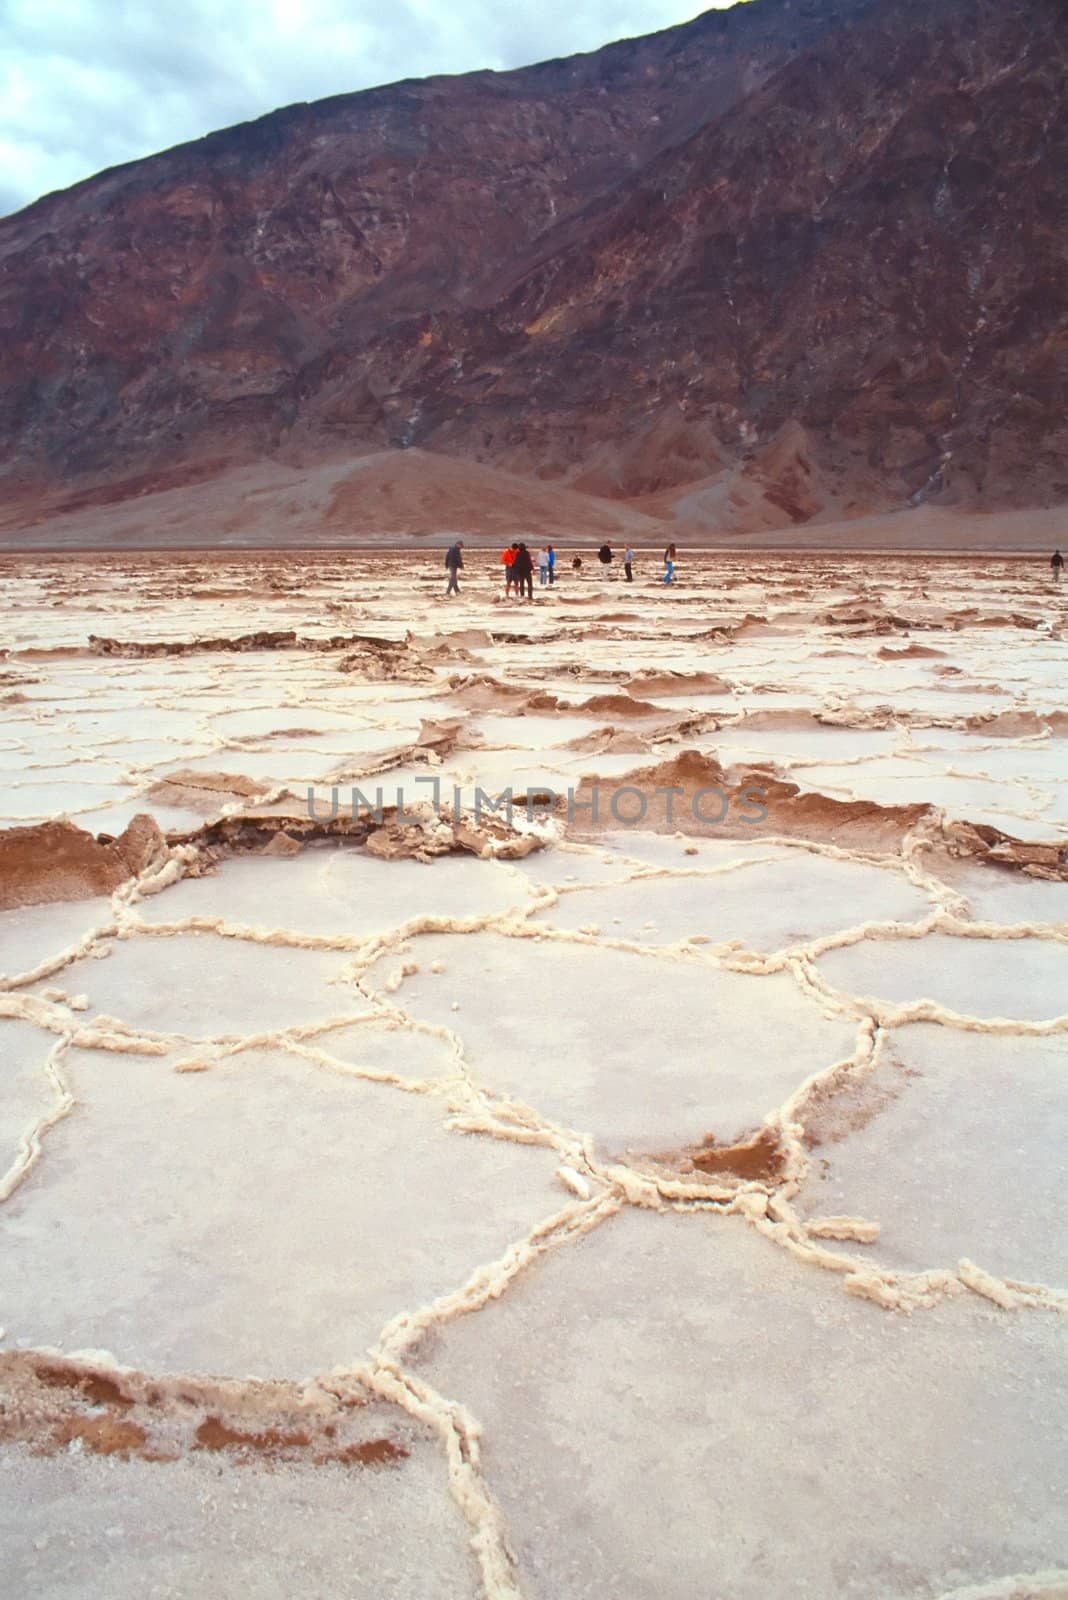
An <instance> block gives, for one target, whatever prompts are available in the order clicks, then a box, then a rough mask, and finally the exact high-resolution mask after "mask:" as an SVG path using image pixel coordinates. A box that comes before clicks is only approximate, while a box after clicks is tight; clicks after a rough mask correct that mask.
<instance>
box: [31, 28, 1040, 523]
mask: <svg viewBox="0 0 1068 1600" xmlns="http://www.w3.org/2000/svg"><path fill="white" fill-rule="evenodd" d="M1066 78H1068V7H1066V6H1065V5H1064V4H1063V0H751V3H750V4H747V5H738V6H736V7H734V8H733V9H732V10H729V11H712V12H709V13H707V14H706V15H704V16H702V17H699V18H698V19H697V20H696V21H694V22H692V23H689V24H687V25H685V26H683V27H679V28H674V29H670V30H667V31H666V32H664V33H660V34H655V35H652V36H650V37H648V38H645V39H639V40H633V41H626V42H624V43H621V44H615V45H609V46H607V47H606V48H605V49H603V50H600V51H597V52H595V53H593V54H590V55H585V56H578V57H574V58H572V59H570V60H564V61H554V62H548V63H545V64H543V65H541V66H537V67H531V68H525V69H523V70H521V71H518V72H511V73H505V74H492V73H474V74H470V75H467V76H464V77H458V78H438V79H430V80H426V81H424V82H410V83H402V84H398V85H394V86H391V87H389V88H384V89H376V90H372V91H369V92H367V93H363V94H357V95H349V96H343V97H339V98H336V99H332V100H327V101H322V102H319V103H317V104H314V105H298V106H293V107H290V108H288V109H286V110H283V111H279V112H276V113H274V114H272V115H271V116H268V117H264V118H262V119H261V120H259V121H258V122H255V123H249V124H246V125H243V126H241V127H238V128H233V129H230V130H227V131H226V132H223V133H218V134H213V135H211V136H210V137H208V138H206V139H203V140H200V141H198V142H197V143H194V144H190V145H185V146H182V147H180V148H178V149H176V150H172V151H169V152H166V153H164V154H162V155H159V156H155V157H152V158H149V159H148V160H145V161H140V162H136V163H133V164H131V165H128V166H125V167H122V168H117V169H115V170H113V171H111V172H107V173H103V174H101V175H100V176H98V177H96V178H94V179H91V180H89V181H88V182H86V183H82V184H79V185H77V186H76V187H75V188H73V189H70V190H68V191H66V192H64V193H61V194H57V195H53V196H49V197H47V198H46V199H44V200H41V201H39V202H38V203H37V204H36V205H33V206H31V207H29V208H28V209H27V210H25V211H23V212H21V213H18V214H17V215H15V216H12V217H8V218H6V219H0V491H2V492H3V495H4V498H5V499H6V500H7V502H8V506H9V508H10V506H11V505H12V504H15V503H17V504H26V505H28V504H31V503H36V504H38V505H42V504H48V505H49V506H57V505H68V506H73V505H77V504H78V503H82V502H84V500H86V499H92V500H95V501H98V502H99V501H100V500H101V499H105V500H106V499H111V498H121V497H123V496H125V495H128V494H131V493H137V494H143V493H144V492H146V490H153V489H156V488H166V487H168V486H173V485H174V484H176V483H177V484H180V483H182V482H185V481H188V480H190V479H194V478H196V479H203V478H206V477H210V476H211V475H212V474H214V473H215V472H216V471H221V470H222V469H224V468H233V467H234V466H235V465H240V464H241V463H243V462H250V461H255V460H258V459H261V458H263V457H274V458H275V459H277V460H279V461H280V462H283V463H285V464H286V465H288V466H292V467H294V468H296V469H299V468H300V467H301V465H302V464H303V465H307V464H309V463H313V462H318V461H322V460H325V459H343V458H351V457H353V456H359V455H362V454H365V453H369V452H372V451H373V452H381V451H382V450H383V449H396V450H405V449H407V448H409V447H411V446H418V447H419V448H420V449H421V450H423V451H428V452H436V453H441V454H445V455H447V456H452V457H459V458H461V459H468V460H472V461H477V462H480V463H483V464H486V465H489V466H492V467H494V468H498V469H505V470H506V471H507V472H509V473H512V474H520V475H526V476H530V477H537V478H541V479H549V480H555V481H558V482H560V483H561V484H567V485H568V486H570V487H571V488H572V489H574V490H579V491H585V492H586V493H587V494H590V495H596V496H599V497H609V498H614V499H628V500H634V501H636V502H637V505H636V508H635V509H636V510H637V509H639V508H640V509H643V510H644V511H646V512H647V513H648V514H650V515H654V516H656V517H657V518H664V517H671V516H676V517H678V518H679V519H680V525H684V526H685V527H686V528H687V529H688V530H694V531H697V532H700V531H702V530H704V529H718V530H722V529H724V528H727V529H730V528H737V529H738V530H740V531H745V530H747V529H760V528H773V527H781V526H790V525H791V524H799V523H804V522H808V521H810V520H813V519H816V520H821V519H827V518H833V517H842V516H854V515H864V514H866V513H870V512H872V511H879V510H885V509H891V508H894V507H898V506H906V505H908V504H909V502H910V501H912V502H913V503H922V502H928V503H934V504H946V503H949V504H954V505H962V506H968V505H975V506H977V507H980V508H983V509H988V508H994V507H1003V506H1012V505H1039V504H1048V503H1051V502H1053V501H1056V500H1058V499H1064V498H1068V425H1066V422H1065V416H1066V402H1068V96H1065V94H1064V85H1065V81H1066Z"/></svg>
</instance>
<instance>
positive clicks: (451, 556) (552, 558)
mask: <svg viewBox="0 0 1068 1600" xmlns="http://www.w3.org/2000/svg"><path fill="white" fill-rule="evenodd" d="M463 550H464V542H463V540H462V539H457V540H456V542H455V544H451V545H450V546H449V548H448V550H446V552H445V568H446V571H447V572H448V574H449V582H448V586H447V588H446V590H445V593H446V596H448V595H450V594H459V593H460V573H461V571H462V570H463V564H464V556H463ZM1058 554H1059V552H1058ZM597 559H598V560H599V561H600V563H601V565H602V567H605V568H608V567H610V566H611V565H612V562H613V560H614V559H615V558H614V556H613V553H612V546H611V545H610V544H608V543H607V542H606V543H605V544H603V545H602V546H601V548H600V549H599V550H598V552H597ZM535 560H536V564H537V568H538V582H539V584H540V585H541V587H542V588H547V587H548V586H549V585H550V584H553V583H555V582H556V551H555V550H554V549H553V547H552V545H551V544H547V545H545V546H543V548H542V549H541V550H539V551H538V554H537V557H536V558H535V557H534V556H532V555H531V553H530V550H529V549H528V548H527V546H526V545H525V544H524V543H523V542H522V540H519V539H516V540H514V541H513V542H512V543H511V544H510V545H509V546H508V548H507V550H502V552H501V565H502V566H503V567H504V592H505V595H506V596H507V595H513V596H514V597H515V598H516V599H517V600H518V599H519V598H520V597H522V596H525V598H526V599H527V600H533V598H534V567H535ZM571 567H572V570H573V571H574V572H581V571H582V557H581V556H576V557H575V558H574V560H573V561H572V563H571ZM623 576H624V579H625V580H626V582H627V583H633V582H634V551H633V550H632V549H631V548H630V546H629V545H628V546H627V548H626V550H625V551H624V552H623ZM1059 576H1060V574H1059V573H1058V577H1059ZM663 581H664V582H665V583H673V582H674V581H675V546H674V545H673V544H669V545H668V547H667V549H666V550H665V551H664V580H663Z"/></svg>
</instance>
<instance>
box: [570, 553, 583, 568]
mask: <svg viewBox="0 0 1068 1600" xmlns="http://www.w3.org/2000/svg"><path fill="white" fill-rule="evenodd" d="M571 570H572V572H581V571H582V557H581V556H576V557H575V559H574V561H572V563H571Z"/></svg>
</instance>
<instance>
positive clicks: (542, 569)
mask: <svg viewBox="0 0 1068 1600" xmlns="http://www.w3.org/2000/svg"><path fill="white" fill-rule="evenodd" d="M534 562H535V558H534V556H532V555H531V553H530V551H529V550H528V549H527V547H526V545H525V544H524V543H523V542H522V541H521V540H518V539H517V540H513V542H512V543H511V544H510V545H509V546H508V548H507V550H502V551H501V565H502V566H503V567H504V592H505V595H506V596H507V595H514V597H515V598H516V599H517V600H518V599H519V598H520V597H521V596H523V595H525V596H526V598H527V599H528V600H533V598H534ZM537 566H538V582H539V584H540V585H541V587H542V588H543V589H544V588H545V587H546V586H547V585H548V584H552V583H555V582H556V551H555V550H554V549H553V547H552V545H551V544H547V545H544V546H543V547H542V549H540V550H539V551H538V554H537Z"/></svg>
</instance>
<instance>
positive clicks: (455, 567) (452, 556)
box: [445, 539, 464, 597]
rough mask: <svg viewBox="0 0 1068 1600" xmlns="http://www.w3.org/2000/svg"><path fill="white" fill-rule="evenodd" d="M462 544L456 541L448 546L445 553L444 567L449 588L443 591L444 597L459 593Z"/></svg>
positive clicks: (459, 540) (462, 558)
mask: <svg viewBox="0 0 1068 1600" xmlns="http://www.w3.org/2000/svg"><path fill="white" fill-rule="evenodd" d="M463 551H464V542H463V540H462V539H457V541H456V543H455V544H450V546H449V548H448V549H447V550H446V552H445V566H446V569H447V571H448V574H449V586H448V588H447V589H446V590H445V594H446V597H448V596H449V595H450V594H459V593H460V580H459V572H460V569H461V567H462V566H463V564H464V555H463Z"/></svg>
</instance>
